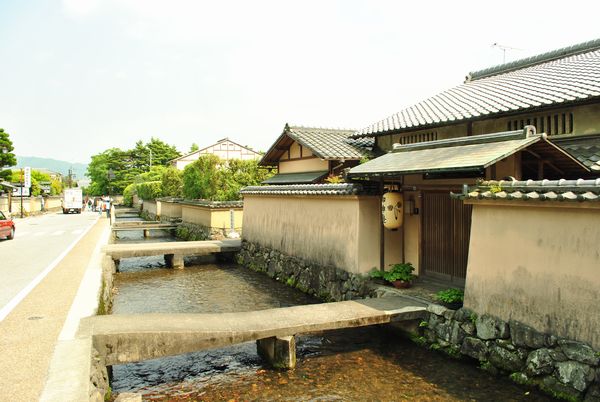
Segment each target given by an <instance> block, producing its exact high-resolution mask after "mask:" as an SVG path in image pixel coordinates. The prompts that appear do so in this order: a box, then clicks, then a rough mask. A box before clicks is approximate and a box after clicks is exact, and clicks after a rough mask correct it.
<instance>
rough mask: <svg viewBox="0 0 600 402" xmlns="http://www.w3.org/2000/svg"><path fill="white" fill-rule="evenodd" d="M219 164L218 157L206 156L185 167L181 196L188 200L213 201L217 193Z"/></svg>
mask: <svg viewBox="0 0 600 402" xmlns="http://www.w3.org/2000/svg"><path fill="white" fill-rule="evenodd" d="M219 164H220V159H219V157H217V156H216V155H212V154H207V155H202V156H201V157H200V158H198V160H197V161H194V162H193V163H191V164H189V165H187V166H186V167H185V169H184V171H183V196H184V197H185V198H188V199H199V198H200V199H207V200H209V199H213V198H214V195H215V194H216V192H217V185H218V182H217V167H218V166H219Z"/></svg>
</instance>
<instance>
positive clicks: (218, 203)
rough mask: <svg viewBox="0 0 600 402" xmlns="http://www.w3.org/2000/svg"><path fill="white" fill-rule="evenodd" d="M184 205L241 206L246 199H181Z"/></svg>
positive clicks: (209, 206)
mask: <svg viewBox="0 0 600 402" xmlns="http://www.w3.org/2000/svg"><path fill="white" fill-rule="evenodd" d="M179 203H180V204H182V205H197V206H200V207H207V208H241V207H243V206H244V201H241V200H239V201H209V200H184V201H179Z"/></svg>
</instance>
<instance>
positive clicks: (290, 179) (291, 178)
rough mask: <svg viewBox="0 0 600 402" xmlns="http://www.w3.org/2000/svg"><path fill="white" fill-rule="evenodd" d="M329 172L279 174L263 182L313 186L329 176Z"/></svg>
mask: <svg viewBox="0 0 600 402" xmlns="http://www.w3.org/2000/svg"><path fill="white" fill-rule="evenodd" d="M328 174H329V171H327V170H319V171H316V172H300V173H279V174H276V175H275V176H271V177H269V178H268V179H267V180H265V181H263V184H311V183H315V182H317V181H319V180H320V179H322V178H323V177H325V176H327V175H328Z"/></svg>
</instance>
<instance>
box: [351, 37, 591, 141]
mask: <svg viewBox="0 0 600 402" xmlns="http://www.w3.org/2000/svg"><path fill="white" fill-rule="evenodd" d="M595 97H600V39H599V40H594V41H590V42H586V43H582V44H579V45H576V46H571V47H569V48H564V49H559V50H556V51H553V52H549V53H545V54H543V55H539V56H536V57H531V58H528V59H524V60H520V61H517V62H514V63H508V64H504V65H501V66H498V67H493V68H490V69H486V70H481V71H478V72H475V73H472V74H471V75H470V76H469V77H467V81H466V82H465V83H464V84H462V85H459V86H457V87H454V88H452V89H449V90H447V91H444V92H441V93H439V94H437V95H435V96H432V97H431V98H429V99H426V100H424V101H422V102H419V103H417V104H415V105H413V106H410V107H408V108H406V109H403V110H401V111H400V112H398V113H395V114H393V115H392V116H389V117H387V118H385V119H383V120H381V121H378V122H376V123H374V124H372V125H370V126H368V127H365V128H364V129H362V130H359V131H358V132H357V133H356V134H355V136H357V137H361V136H377V135H383V134H387V133H389V132H401V131H409V130H415V129H421V128H426V127H435V126H439V125H444V124H448V123H457V122H460V121H464V120H470V119H474V118H478V117H483V116H493V115H501V114H509V113H516V112H522V111H525V110H528V109H534V108H542V107H547V106H554V105H557V104H562V103H573V102H579V101H585V100H588V99H590V98H595Z"/></svg>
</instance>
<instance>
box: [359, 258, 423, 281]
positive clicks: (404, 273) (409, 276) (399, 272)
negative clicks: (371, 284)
mask: <svg viewBox="0 0 600 402" xmlns="http://www.w3.org/2000/svg"><path fill="white" fill-rule="evenodd" d="M390 266H391V267H392V268H391V269H390V270H389V271H380V270H377V269H375V268H374V270H372V271H371V272H370V273H369V275H370V276H371V278H383V279H385V280H386V281H388V282H394V281H403V282H410V281H412V280H413V279H415V278H416V276H415V275H414V274H413V271H414V270H415V267H413V266H412V264H411V263H410V262H405V263H400V264H392V265H390Z"/></svg>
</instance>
